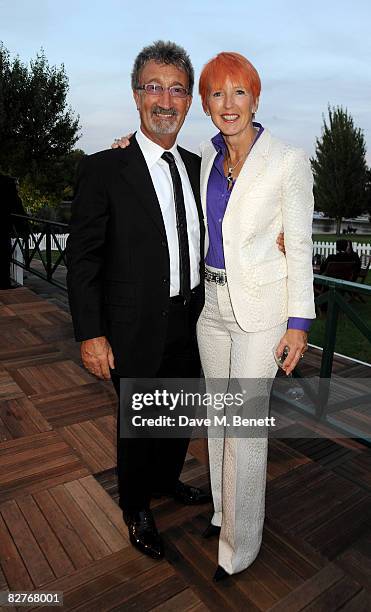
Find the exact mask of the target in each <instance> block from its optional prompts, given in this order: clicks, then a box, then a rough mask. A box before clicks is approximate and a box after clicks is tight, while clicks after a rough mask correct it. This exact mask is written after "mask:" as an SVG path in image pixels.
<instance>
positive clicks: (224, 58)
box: [199, 51, 261, 109]
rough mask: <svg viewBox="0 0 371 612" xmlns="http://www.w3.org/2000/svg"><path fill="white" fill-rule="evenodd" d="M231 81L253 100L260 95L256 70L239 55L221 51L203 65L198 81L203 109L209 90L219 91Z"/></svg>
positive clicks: (259, 84)
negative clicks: (246, 90) (242, 88)
mask: <svg viewBox="0 0 371 612" xmlns="http://www.w3.org/2000/svg"><path fill="white" fill-rule="evenodd" d="M227 79H231V81H232V83H234V84H235V85H244V86H245V87H247V88H248V89H249V91H250V92H251V93H252V95H253V98H254V100H256V99H257V98H258V97H259V95H260V90H261V82H260V77H259V75H258V72H257V70H256V68H254V66H253V65H252V63H251V62H249V60H248V59H246V57H244V56H243V55H241V54H240V53H232V52H228V51H223V52H222V53H218V55H216V56H215V57H213V58H212V59H211V60H210V61H208V62H207V64H205V66H204V67H203V69H202V72H201V76H200V81H199V93H200V96H201V100H202V106H203V107H204V109H205V108H206V106H207V97H208V95H209V92H210V90H211V89H220V88H222V87H223V85H224V83H225V81H226V80H227Z"/></svg>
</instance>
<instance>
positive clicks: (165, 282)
mask: <svg viewBox="0 0 371 612" xmlns="http://www.w3.org/2000/svg"><path fill="white" fill-rule="evenodd" d="M162 282H163V283H164V285H167V283H168V282H169V279H168V278H166V276H164V278H163V279H162Z"/></svg>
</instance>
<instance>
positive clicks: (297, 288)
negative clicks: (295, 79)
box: [201, 129, 316, 332]
mask: <svg viewBox="0 0 371 612" xmlns="http://www.w3.org/2000/svg"><path fill="white" fill-rule="evenodd" d="M201 153H202V162H201V199H202V206H203V210H204V217H205V220H206V219H207V215H206V193H207V184H208V180H209V175H210V172H211V168H212V165H213V161H214V158H215V156H216V150H215V147H214V145H213V144H212V142H210V141H209V142H206V143H203V144H202V145H201ZM312 220H313V176H312V172H311V168H310V163H309V159H308V157H307V155H306V154H305V152H304V151H302V150H301V149H296V148H294V147H291V146H290V145H287V144H285V143H283V142H281V141H280V140H278V139H276V138H274V137H273V136H272V135H271V134H270V132H269V131H268V130H267V129H264V132H263V133H262V135H261V136H260V138H259V139H258V140H257V142H256V143H255V145H254V146H253V148H252V150H251V152H250V154H249V156H248V158H247V159H246V161H245V163H244V165H243V166H242V168H241V171H240V174H239V176H238V179H237V181H236V183H235V185H234V187H233V191H232V193H231V196H230V199H229V202H228V205H227V209H226V212H225V216H224V220H223V225H222V234H223V248H224V258H225V268H226V273H227V279H228V288H229V293H230V298H231V302H232V307H233V311H234V315H235V317H236V320H237V322H238V324H239V325H240V327H242V329H244V330H245V331H248V332H254V331H262V330H264V329H270V328H271V327H275V326H276V325H279V324H281V323H284V321H285V320H287V319H288V317H303V318H308V319H314V318H315V316H316V315H315V309H314V295H313V272H312V249H313V245H312ZM282 230H283V231H284V232H285V249H286V256H285V255H284V254H283V253H281V252H280V251H279V250H278V247H277V244H276V239H277V236H278V234H279V233H280V232H281V231H282ZM208 246H209V237H208V231H207V223H206V236H205V256H206V254H207V251H208Z"/></svg>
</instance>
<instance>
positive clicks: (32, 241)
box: [28, 234, 68, 251]
mask: <svg viewBox="0 0 371 612" xmlns="http://www.w3.org/2000/svg"><path fill="white" fill-rule="evenodd" d="M55 237H56V239H57V240H58V242H59V244H60V247H61V249H62V250H63V249H65V248H66V242H67V238H68V234H55ZM39 238H40V234H34V235H33V236H30V237H29V239H28V246H29V248H30V249H33V248H34V246H35V240H36V241H37V240H38V239H39ZM50 240H51V247H52V251H58V247H57V245H56V244H55V240H54V238H53V236H51V237H50ZM39 249H40V251H45V250H46V238H45V236H43V237H42V239H41V240H40V244H39Z"/></svg>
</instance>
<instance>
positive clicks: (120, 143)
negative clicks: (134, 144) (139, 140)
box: [111, 132, 133, 149]
mask: <svg viewBox="0 0 371 612" xmlns="http://www.w3.org/2000/svg"><path fill="white" fill-rule="evenodd" d="M132 135H133V132H130V133H129V134H128V135H127V136H121V138H115V140H114V141H113V143H112V144H111V149H118V148H120V149H126V147H128V146H129V144H130V140H129V138H131V136H132Z"/></svg>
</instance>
